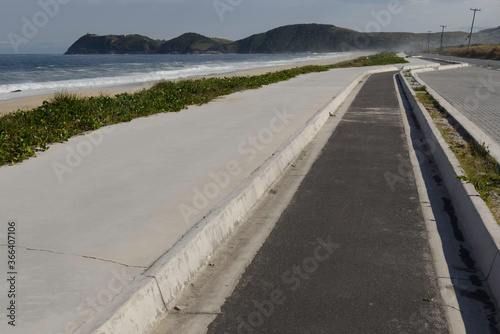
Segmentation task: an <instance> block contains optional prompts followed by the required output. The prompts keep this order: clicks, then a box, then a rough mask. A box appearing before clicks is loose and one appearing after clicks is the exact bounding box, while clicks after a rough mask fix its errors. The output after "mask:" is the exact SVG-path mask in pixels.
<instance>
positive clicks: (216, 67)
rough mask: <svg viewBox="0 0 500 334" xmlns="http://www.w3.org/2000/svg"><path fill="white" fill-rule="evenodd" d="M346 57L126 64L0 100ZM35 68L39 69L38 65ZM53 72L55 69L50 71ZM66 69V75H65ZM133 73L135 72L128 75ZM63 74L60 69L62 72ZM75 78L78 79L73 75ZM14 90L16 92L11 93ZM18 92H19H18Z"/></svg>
mask: <svg viewBox="0 0 500 334" xmlns="http://www.w3.org/2000/svg"><path fill="white" fill-rule="evenodd" d="M345 55H346V54H338V53H330V54H311V55H301V56H300V57H290V55H286V56H285V57H284V59H276V60H272V59H265V60H262V59H260V60H253V59H246V60H245V61H237V62H235V61H229V62H225V61H224V60H222V59H220V60H218V59H213V60H212V61H209V62H207V61H205V62H203V63H202V64H192V63H182V62H175V63H171V64H170V65H168V66H165V65H161V64H160V65H158V66H156V69H155V66H151V65H150V66H149V68H145V69H144V71H143V72H137V71H139V70H141V69H137V67H139V66H140V65H143V64H139V63H128V64H126V65H128V66H131V67H133V68H135V69H134V70H132V69H130V73H126V74H125V72H121V73H119V72H117V73H110V74H115V75H114V76H102V77H100V76H97V77H94V78H82V79H70V80H53V81H39V82H20V83H13V84H3V85H0V101H1V100H8V99H13V98H21V97H26V96H35V95H42V94H49V93H54V92H60V91H78V90H86V89H101V88H102V89H107V88H111V87H123V86H129V85H140V84H142V83H146V82H152V81H159V80H171V79H178V78H185V77H190V76H199V75H208V74H221V73H228V72H234V71H238V70H246V69H255V68H262V67H271V66H279V65H287V64H293V63H296V62H301V61H308V60H317V59H324V58H332V57H340V56H345ZM37 68H40V66H38V67H37ZM158 68H159V69H160V70H157V69H158ZM54 71H55V70H54ZM69 71H70V70H68V71H67V72H68V73H69ZM71 71H72V72H73V75H72V77H75V74H74V72H85V69H81V68H73V69H71ZM132 71H135V72H132ZM62 73H63V74H64V70H63V71H62ZM62 76H63V77H64V75H62ZM77 77H78V76H77ZM14 91H17V92H14ZM19 91H20V92H19Z"/></svg>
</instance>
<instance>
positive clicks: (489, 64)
mask: <svg viewBox="0 0 500 334" xmlns="http://www.w3.org/2000/svg"><path fill="white" fill-rule="evenodd" d="M422 56H424V57H432V58H437V59H443V60H445V61H451V62H463V63H468V64H471V65H472V66H475V67H482V68H489V69H494V70H498V71H500V60H491V59H475V58H465V57H453V56H440V55H435V54H423V55H422Z"/></svg>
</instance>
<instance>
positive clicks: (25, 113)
mask: <svg viewBox="0 0 500 334" xmlns="http://www.w3.org/2000/svg"><path fill="white" fill-rule="evenodd" d="M406 62H407V61H406V60H405V59H404V58H401V57H397V56H396V54H395V53H382V54H377V55H372V56H369V57H361V58H358V59H355V60H352V61H346V62H341V63H338V64H333V65H325V66H312V65H310V66H302V67H295V68H293V69H288V70H282V71H278V72H270V73H266V74H263V75H256V76H234V77H223V78H202V79H196V80H179V81H161V82H158V83H156V84H155V85H154V86H153V87H151V88H149V89H143V90H141V91H138V92H136V93H132V94H130V93H123V94H118V95H115V96H114V97H110V96H104V95H102V96H98V97H79V96H78V95H77V94H76V93H68V92H61V93H58V94H55V96H54V97H53V98H52V99H51V100H50V101H44V102H43V105H41V106H39V107H38V108H34V109H32V110H19V111H17V112H13V113H10V114H8V115H5V116H3V117H0V166H1V165H5V164H16V163H19V162H21V161H23V160H25V159H27V158H29V157H32V156H34V155H35V154H36V152H38V151H43V150H46V149H48V147H49V145H50V144H51V143H57V142H64V141H67V140H68V139H69V138H71V137H73V136H77V135H80V134H83V133H85V132H88V131H93V130H97V129H99V128H101V127H103V126H106V125H111V124H116V123H120V122H129V121H131V120H132V119H134V118H137V117H144V116H149V115H153V114H156V113H162V112H176V111H180V110H182V109H185V108H187V107H188V106H190V105H202V104H204V103H207V102H209V101H211V100H213V99H215V98H216V97H219V96H223V95H228V94H231V93H234V92H238V91H243V90H248V89H256V88H259V87H262V86H265V85H269V84H272V83H276V82H280V81H284V80H289V79H291V78H294V77H296V76H298V75H301V74H306V73H312V72H323V71H328V70H330V69H333V68H345V67H360V66H374V65H388V64H396V63H406Z"/></svg>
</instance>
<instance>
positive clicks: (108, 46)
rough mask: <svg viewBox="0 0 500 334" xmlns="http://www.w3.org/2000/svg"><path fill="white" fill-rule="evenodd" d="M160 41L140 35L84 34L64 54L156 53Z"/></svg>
mask: <svg viewBox="0 0 500 334" xmlns="http://www.w3.org/2000/svg"><path fill="white" fill-rule="evenodd" d="M159 47H160V41H157V40H153V39H151V38H149V37H146V36H141V35H106V36H98V35H94V34H86V35H84V36H82V37H80V38H79V39H78V40H77V41H76V42H75V43H73V45H71V46H70V48H69V49H68V51H66V54H134V53H137V54H147V53H157V52H158V49H159Z"/></svg>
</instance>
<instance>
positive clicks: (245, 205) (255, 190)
mask: <svg viewBox="0 0 500 334" xmlns="http://www.w3.org/2000/svg"><path fill="white" fill-rule="evenodd" d="M397 70H398V69H397V68H396V67H394V66H389V67H384V68H379V69H376V70H371V71H367V72H365V73H364V74H362V75H361V76H359V77H358V78H357V79H356V80H354V81H353V82H352V83H351V84H350V85H349V86H348V87H347V88H346V89H345V90H344V91H343V92H342V93H341V94H339V95H338V96H336V97H335V98H334V99H332V100H331V101H330V102H329V103H328V104H327V105H326V106H324V107H323V108H322V109H321V110H319V111H318V112H317V113H316V114H315V115H314V116H313V117H312V118H311V119H310V120H309V121H308V122H307V123H306V124H304V126H302V127H301V128H300V129H299V130H297V131H296V132H295V133H294V135H292V136H291V137H290V138H289V139H288V140H287V141H286V142H285V143H283V144H282V145H281V146H280V147H279V148H278V150H277V151H276V152H275V153H274V154H273V155H272V156H271V157H270V158H269V159H268V160H267V161H266V162H265V163H264V164H263V165H262V166H261V167H259V168H258V169H257V170H256V171H255V172H253V173H252V175H251V176H250V177H249V178H248V179H247V180H245V181H244V182H243V183H242V184H240V185H239V186H238V187H237V188H236V189H235V190H234V191H233V192H232V193H231V194H230V195H228V196H227V197H226V198H225V199H223V200H222V201H221V202H219V204H218V205H217V206H216V207H214V209H213V210H212V211H211V213H210V214H209V215H207V216H206V217H204V219H203V220H201V221H200V222H199V223H198V224H196V225H195V226H194V227H193V228H192V229H191V230H190V231H189V232H188V233H187V234H186V235H185V236H184V237H183V238H182V239H181V240H180V241H179V242H178V243H177V244H176V245H175V246H174V247H173V248H172V249H171V250H170V251H168V252H167V253H166V254H164V255H163V256H161V257H160V258H159V259H158V260H157V261H156V263H155V264H154V265H153V266H152V267H150V268H149V269H148V270H147V271H146V272H144V273H143V274H142V275H141V276H140V277H138V278H136V279H135V280H134V282H133V283H132V284H130V285H129V286H127V287H126V288H125V290H124V291H123V292H122V293H121V294H120V295H119V296H117V297H116V298H115V300H114V301H113V302H112V303H111V304H110V305H108V306H107V307H106V308H105V309H103V311H102V312H100V315H99V316H97V317H95V318H94V319H92V320H91V321H88V322H86V323H85V324H84V325H83V326H82V327H81V328H80V330H81V332H84V333H96V334H97V333H99V334H104V333H146V332H148V331H149V330H151V329H152V328H153V327H154V325H155V324H156V323H157V321H158V320H160V318H161V317H162V315H163V314H164V313H165V312H168V311H169V310H171V309H172V308H173V307H174V303H175V301H176V299H177V298H178V297H179V295H180V294H181V292H182V291H183V289H184V288H185V287H186V286H187V285H188V284H189V282H190V281H191V280H192V279H193V278H194V276H195V275H196V274H197V273H198V272H199V271H200V270H201V269H203V268H204V267H205V266H206V265H207V264H208V261H209V259H210V257H211V256H212V255H214V254H215V252H216V251H217V249H218V248H219V247H220V246H221V245H222V244H223V243H224V242H225V241H226V240H227V239H228V238H229V237H230V236H231V235H232V234H233V232H234V231H235V230H236V229H237V228H238V226H239V224H240V222H241V221H242V220H243V219H244V217H245V216H246V215H247V214H248V213H249V212H250V210H251V209H252V208H253V207H254V206H255V205H256V204H257V203H258V202H259V201H260V199H261V198H263V197H264V196H265V194H266V193H267V192H268V190H269V189H270V187H271V186H272V185H273V184H274V183H275V182H276V181H277V180H278V179H279V178H280V177H281V175H282V174H283V171H284V170H285V169H286V168H287V167H288V166H289V165H290V163H291V162H292V161H294V159H295V158H296V157H297V156H298V154H300V152H301V151H302V150H303V148H304V147H305V146H306V145H307V144H308V143H309V142H310V141H311V140H312V139H313V138H314V136H315V135H316V133H317V132H318V131H319V130H320V129H321V127H322V126H323V124H324V123H325V122H326V121H327V119H328V117H329V116H330V115H332V114H334V113H335V112H336V111H337V109H338V107H339V106H340V105H341V104H342V103H343V102H344V100H345V99H346V98H347V97H348V96H349V94H350V93H351V92H352V91H353V90H354V89H355V88H356V86H357V85H358V84H359V83H360V82H362V81H365V80H366V79H367V78H368V77H369V76H370V75H371V74H374V73H381V72H389V71H397Z"/></svg>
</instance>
